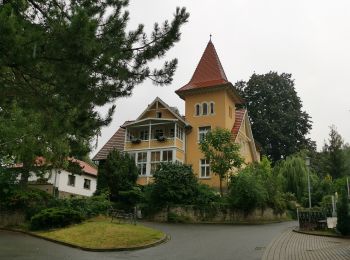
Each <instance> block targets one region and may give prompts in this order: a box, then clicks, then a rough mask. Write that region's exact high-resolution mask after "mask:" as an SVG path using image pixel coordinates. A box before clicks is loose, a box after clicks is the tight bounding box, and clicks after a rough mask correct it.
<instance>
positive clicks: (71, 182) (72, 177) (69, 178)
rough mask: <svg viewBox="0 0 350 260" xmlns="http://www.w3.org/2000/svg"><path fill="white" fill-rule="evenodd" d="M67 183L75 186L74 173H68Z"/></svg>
mask: <svg viewBox="0 0 350 260" xmlns="http://www.w3.org/2000/svg"><path fill="white" fill-rule="evenodd" d="M68 185H69V186H73V187H74V186H75V176H74V175H72V174H71V175H68Z"/></svg>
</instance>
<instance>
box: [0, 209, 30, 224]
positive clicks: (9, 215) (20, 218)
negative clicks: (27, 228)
mask: <svg viewBox="0 0 350 260" xmlns="http://www.w3.org/2000/svg"><path fill="white" fill-rule="evenodd" d="M24 222H25V214H24V213H23V212H19V211H13V212H8V211H6V212H0V227H8V226H15V225H20V224H23V223H24Z"/></svg>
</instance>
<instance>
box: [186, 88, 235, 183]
mask: <svg viewBox="0 0 350 260" xmlns="http://www.w3.org/2000/svg"><path fill="white" fill-rule="evenodd" d="M212 101H213V102H214V103H215V111H214V112H215V113H214V115H206V116H196V115H195V112H196V111H195V106H196V104H198V103H199V104H201V103H203V102H208V103H210V102H212ZM185 103H186V104H185V107H186V121H188V122H189V123H190V125H191V126H192V129H191V131H189V132H188V133H187V135H186V138H187V143H186V163H187V164H190V165H192V168H193V171H194V173H195V175H196V176H198V177H199V176H200V169H199V165H200V159H203V158H204V156H203V154H202V152H201V151H200V148H199V144H198V128H199V127H203V126H210V127H211V129H214V128H215V127H221V128H227V129H229V130H231V129H232V127H233V125H234V120H235V110H234V109H235V104H234V102H233V100H232V99H231V97H230V96H229V95H228V94H227V92H226V90H217V91H215V92H214V91H212V92H207V93H196V94H194V95H188V96H186V97H185ZM229 106H231V107H232V117H229ZM208 112H209V109H208ZM200 181H201V182H202V183H205V184H208V185H210V186H212V187H215V188H218V187H219V177H218V176H216V175H214V173H211V177H210V178H209V179H200ZM223 184H224V183H223Z"/></svg>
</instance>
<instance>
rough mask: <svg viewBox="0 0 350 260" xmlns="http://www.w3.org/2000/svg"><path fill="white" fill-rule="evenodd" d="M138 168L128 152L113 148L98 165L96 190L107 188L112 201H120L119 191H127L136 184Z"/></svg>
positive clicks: (98, 191)
mask: <svg viewBox="0 0 350 260" xmlns="http://www.w3.org/2000/svg"><path fill="white" fill-rule="evenodd" d="M138 175H139V173H138V168H137V166H136V164H135V160H134V159H133V158H132V157H131V156H130V155H129V154H128V153H121V152H119V151H118V150H113V151H111V152H110V153H109V155H108V157H107V160H106V161H105V162H103V163H101V164H100V165H99V168H98V177H97V191H96V193H97V194H98V193H100V192H101V191H103V190H108V191H109V194H110V199H111V200H112V201H120V196H119V195H120V193H119V192H120V191H129V190H131V189H132V188H133V187H134V186H135V185H136V180H137V178H138Z"/></svg>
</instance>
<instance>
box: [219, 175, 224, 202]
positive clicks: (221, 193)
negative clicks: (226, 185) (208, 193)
mask: <svg viewBox="0 0 350 260" xmlns="http://www.w3.org/2000/svg"><path fill="white" fill-rule="evenodd" d="M219 179H220V195H221V197H222V196H223V192H222V178H221V177H220V178H219Z"/></svg>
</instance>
